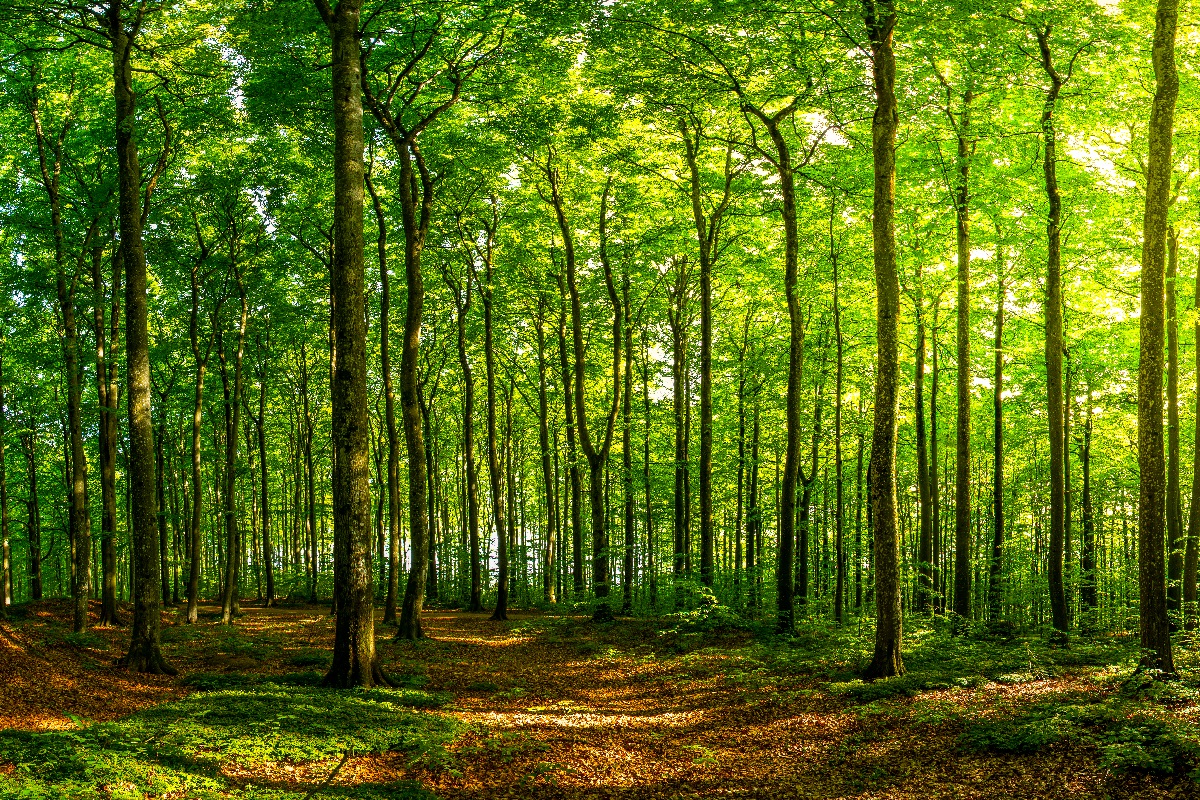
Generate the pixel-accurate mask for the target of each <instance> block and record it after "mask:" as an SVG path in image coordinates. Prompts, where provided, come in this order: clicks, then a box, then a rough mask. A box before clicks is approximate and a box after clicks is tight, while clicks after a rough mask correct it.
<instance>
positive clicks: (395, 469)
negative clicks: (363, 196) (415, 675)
mask: <svg viewBox="0 0 1200 800" xmlns="http://www.w3.org/2000/svg"><path fill="white" fill-rule="evenodd" d="M365 182H366V187H367V191H369V192H370V194H371V206H372V208H373V209H374V210H375V222H376V224H377V225H378V226H379V237H378V239H377V240H376V243H377V249H378V254H379V283H380V287H381V291H380V295H379V362H380V370H381V371H382V373H383V375H382V377H383V416H384V422H385V425H386V426H387V447H388V449H387V537H388V539H387V540H388V549H387V553H386V556H385V554H384V553H383V552H382V551H381V552H380V556H381V557H386V558H387V594H386V596H385V597H384V601H383V621H384V623H385V624H387V623H390V624H393V625H394V624H395V623H396V596H397V594H398V593H399V589H400V433H399V429H398V428H397V426H396V392H395V388H394V387H393V385H392V341H391V340H392V335H391V326H392V322H391V317H392V313H391V309H392V275H391V271H390V270H389V269H388V262H387V219H386V217H384V214H383V203H382V202H381V201H380V199H379V193H378V192H376V191H375V184H374V182H373V181H372V180H371V175H370V173H368V174H367V175H366V176H365Z"/></svg>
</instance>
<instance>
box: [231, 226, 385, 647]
mask: <svg viewBox="0 0 1200 800" xmlns="http://www.w3.org/2000/svg"><path fill="white" fill-rule="evenodd" d="M236 243H237V235H236V233H235V234H234V236H233V237H232V238H231V240H230V245H229V250H230V261H231V262H232V265H231V268H232V269H233V270H234V273H235V279H236V281H237V289H238V300H239V301H240V314H239V316H238V329H237V345H236V350H234V356H233V392H232V395H230V392H229V389H228V382H227V380H226V373H227V371H226V357H225V350H224V347H222V349H221V379H222V382H223V383H225V400H226V414H225V417H226V428H225V496H224V498H223V499H224V501H225V508H224V517H225V541H226V544H225V591H224V592H222V603H221V623H222V624H224V625H229V624H231V623H232V622H233V616H234V615H235V614H236V613H238V611H239V609H238V572H239V568H240V565H241V562H242V550H243V547H242V542H241V536H240V533H239V531H238V517H237V505H236V503H235V498H236V497H237V459H238V431H239V429H240V428H241V424H242V360H243V357H244V355H245V352H246V318H247V307H246V283H245V280H244V278H243V274H242V267H241V265H240V264H239V263H238V262H237V260H236V256H235V250H236ZM364 335H365V334H364ZM363 403H364V408H365V403H366V400H365V399H364V401H363ZM364 416H365V413H364Z"/></svg>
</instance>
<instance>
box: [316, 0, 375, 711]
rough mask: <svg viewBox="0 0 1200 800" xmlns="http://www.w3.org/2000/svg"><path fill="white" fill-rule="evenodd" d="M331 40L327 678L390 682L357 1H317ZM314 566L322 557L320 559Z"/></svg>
mask: <svg viewBox="0 0 1200 800" xmlns="http://www.w3.org/2000/svg"><path fill="white" fill-rule="evenodd" d="M316 3H317V8H318V10H319V11H320V13H321V17H322V19H323V20H324V22H325V25H326V27H327V28H328V29H329V33H330V39H331V43H332V50H333V58H332V65H333V69H332V73H333V122H334V224H333V258H332V263H331V265H330V266H331V270H330V276H329V278H330V284H331V285H332V293H333V297H332V301H333V302H332V305H333V308H332V309H331V310H330V311H331V318H332V323H333V326H334V329H335V330H334V337H335V338H334V353H333V364H332V378H331V385H330V394H331V395H332V402H333V415H332V417H333V419H332V432H333V447H332V460H333V480H332V483H333V551H334V558H333V569H334V576H333V583H334V595H335V598H336V600H335V603H336V608H337V619H336V620H335V623H334V644H333V663H332V665H331V666H330V668H329V672H328V673H327V674H326V675H325V679H324V684H325V685H326V686H331V687H336V688H348V687H352V686H368V687H369V686H372V685H374V684H376V683H386V682H387V678H386V677H385V676H384V674H383V671H382V670H381V669H380V666H379V660H378V657H377V656H376V653H375V613H374V607H373V605H374V592H373V589H372V579H373V577H374V575H373V570H372V569H371V520H370V508H371V494H370V487H369V477H370V476H369V467H368V451H369V443H368V440H367V436H368V426H367V388H366V372H367V362H366V317H365V313H364V312H365V308H364V306H365V300H364V291H365V290H364V283H365V265H364V260H365V259H364V258H363V249H364V246H363V125H362V113H363V111H362V97H361V95H360V80H359V78H360V49H359V43H358V36H359V11H360V9H361V3H360V0H341V2H339V3H338V4H337V7H336V10H333V9H330V7H329V5H328V3H327V2H326V0H316ZM313 569H314V574H315V569H316V564H315V563H314V564H313Z"/></svg>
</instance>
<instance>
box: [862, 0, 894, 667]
mask: <svg viewBox="0 0 1200 800" xmlns="http://www.w3.org/2000/svg"><path fill="white" fill-rule="evenodd" d="M863 9H864V14H865V17H866V25H867V35H868V38H869V39H870V42H871V62H872V75H873V78H874V84H875V103H876V105H875V116H874V118H873V121H872V123H871V152H872V155H873V160H874V166H875V195H874V206H873V212H874V216H873V217H872V220H871V233H872V236H873V238H874V263H875V286H876V300H875V302H876V312H875V314H876V316H875V319H876V323H875V336H876V367H875V422H874V430H873V433H872V435H871V490H870V496H871V516H872V519H873V520H874V523H875V530H874V534H875V597H876V600H875V603H876V612H875V613H876V628H875V652H874V654H873V655H872V656H871V663H870V664H869V665H868V666H867V669H866V672H865V673H864V674H865V677H867V678H868V679H874V678H887V677H891V676H893V675H902V674H903V673H904V659H903V657H902V656H901V654H900V638H901V631H902V617H901V614H902V612H901V608H900V575H899V567H900V563H899V562H900V552H899V551H900V543H899V537H898V535H897V530H896V529H897V524H898V523H897V519H896V472H895V469H896V466H895V465H896V406H897V399H898V397H897V395H898V392H897V389H898V383H899V375H898V364H897V323H898V317H899V315H900V284H899V279H898V277H897V275H896V241H895V231H894V229H893V214H894V210H895V202H896V200H895V198H896V153H895V148H896V125H897V122H898V119H899V114H898V111H897V107H896V93H895V92H896V58H895V54H894V52H893V50H892V35H893V33H894V31H895V27H896V8H895V5H894V4H893V3H892V2H891V0H880V1H879V2H877V0H865V2H864V3H863Z"/></svg>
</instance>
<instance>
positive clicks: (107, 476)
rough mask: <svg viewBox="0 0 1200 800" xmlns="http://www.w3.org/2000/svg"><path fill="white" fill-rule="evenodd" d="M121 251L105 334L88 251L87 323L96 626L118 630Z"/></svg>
mask: <svg viewBox="0 0 1200 800" xmlns="http://www.w3.org/2000/svg"><path fill="white" fill-rule="evenodd" d="M121 252H122V251H121V248H120V247H119V246H114V247H113V252H112V280H111V282H110V291H111V302H112V309H111V312H110V316H109V319H108V322H107V326H108V331H107V335H106V332H105V326H106V322H105V318H104V306H105V303H106V302H107V301H106V299H105V296H104V292H105V290H104V279H103V277H102V273H101V271H100V266H101V263H102V261H103V255H104V248H103V247H102V246H101V245H96V246H95V247H93V249H92V324H93V328H94V332H95V335H96V397H97V400H98V404H99V406H100V419H99V421H98V425H97V426H96V427H97V432H98V446H97V448H96V449H97V454H98V456H99V461H100V499H101V514H100V520H101V522H100V571H101V584H100V585H101V590H100V620H99V622H98V624H99V625H101V626H103V627H108V626H111V625H120V624H121V617H120V614H119V613H118V612H117V545H116V536H117V436H118V431H117V427H118V420H119V418H118V416H117V404H118V398H119V394H120V383H119V382H118V380H117V360H116V358H115V357H113V353H115V352H116V348H117V343H118V340H119V336H120V331H121V327H120V317H121V300H120V298H121V278H122V276H123V275H124V272H125V267H124V261H123V259H122V256H121Z"/></svg>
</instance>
